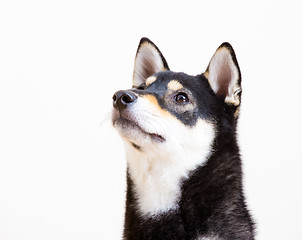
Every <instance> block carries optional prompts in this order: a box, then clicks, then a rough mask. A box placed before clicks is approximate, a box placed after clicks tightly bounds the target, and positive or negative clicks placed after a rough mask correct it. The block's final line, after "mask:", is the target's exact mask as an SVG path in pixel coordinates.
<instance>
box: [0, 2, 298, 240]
mask: <svg viewBox="0 0 302 240" xmlns="http://www.w3.org/2000/svg"><path fill="white" fill-rule="evenodd" d="M301 29H302V15H301V3H300V2H299V1H295V2H294V1H276V0H275V1H249V2H246V1H207V3H206V2H203V1H189V0H188V1H136V2H133V1H91V0H88V1H81V0H77V1H71V0H70V1H68V0H52V1H33V0H30V1H13V0H6V1H3V0H0V239H1V240H9V239H20V240H21V239H22V240H23V239H30V240H36V239H37V240H38V239H39V240H40V239H43V240H44V239H72V240H74V239H121V233H122V226H123V214H124V212H123V211H124V198H125V196H124V195H125V194H124V193H125V159H124V152H123V144H122V141H121V140H120V138H119V137H118V136H117V134H116V132H115V130H114V129H113V128H112V127H111V123H110V109H111V97H112V95H113V93H114V92H115V91H116V90H119V89H125V88H129V87H130V86H131V78H132V70H133V61H134V56H135V52H136V48H137V45H138V42H139V40H140V38H141V37H143V36H146V37H149V38H150V39H151V40H152V41H154V42H155V43H156V44H157V45H158V47H159V48H160V50H161V51H162V52H163V54H164V56H165V57H166V59H167V61H168V64H169V66H170V68H171V69H172V70H174V71H184V72H186V73H189V74H198V73H201V72H203V71H204V70H205V68H206V67H207V64H208V62H209V60H210V58H211V56H212V54H213V53H214V51H215V50H216V48H217V47H218V46H219V45H220V44H221V43H222V42H224V41H228V42H230V43H231V44H232V45H233V47H234V49H235V51H236V53H237V58H238V61H239V65H240V67H241V71H242V77H243V79H242V86H243V95H242V98H243V99H242V106H241V115H240V122H239V129H238V132H239V142H240V146H241V152H242V156H243V163H244V173H245V175H244V176H245V178H244V183H245V192H246V195H247V201H248V204H249V208H250V209H251V211H252V214H253V216H254V218H255V221H256V223H257V232H258V235H257V239H302V230H301V229H302V221H301V214H302V207H301V202H302V193H301V189H302V187H301V185H302V184H301V183H302V174H301V170H302V163H301V162H302V154H301V147H302V146H301V138H300V137H301V134H302V129H301V121H302V115H301V103H302V101H301V93H302V91H301V87H302V84H301V82H302V77H301V75H302V74H301V69H302V60H301V56H302V50H301V43H302V35H301Z"/></svg>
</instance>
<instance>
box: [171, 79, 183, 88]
mask: <svg viewBox="0 0 302 240" xmlns="http://www.w3.org/2000/svg"><path fill="white" fill-rule="evenodd" d="M168 88H169V89H170V90H173V91H177V90H179V89H182V88H183V85H181V84H180V83H179V82H178V81H177V80H172V81H171V82H169V83H168Z"/></svg>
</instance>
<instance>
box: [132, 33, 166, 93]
mask: <svg viewBox="0 0 302 240" xmlns="http://www.w3.org/2000/svg"><path fill="white" fill-rule="evenodd" d="M166 70H169V67H168V64H167V62H166V60H165V58H164V57H163V55H162V54H161V52H160V51H159V49H158V48H157V47H156V45H155V44H154V43H153V42H151V41H150V40H149V39H147V38H142V39H141V41H140V43H139V46H138V49H137V52H136V58H135V65H134V72H133V87H134V88H137V87H139V86H140V85H142V84H144V83H145V81H146V79H147V78H148V77H150V76H152V75H153V74H155V73H157V72H161V71H166Z"/></svg>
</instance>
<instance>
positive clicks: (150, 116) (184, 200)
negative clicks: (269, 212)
mask: <svg viewBox="0 0 302 240" xmlns="http://www.w3.org/2000/svg"><path fill="white" fill-rule="evenodd" d="M241 92H242V91H241V73H240V69H239V66H238V62H237V59H236V55H235V52H234V50H233V48H232V46H231V45H230V44H229V43H223V44H221V45H220V47H219V48H218V49H217V51H216V52H215V54H214V55H213V57H212V58H211V60H210V63H209V65H208V67H207V68H206V71H205V72H204V73H202V74H200V75H197V76H190V75H187V74H185V73H181V72H173V71H170V70H169V66H168V64H167V61H166V59H165V58H164V56H163V55H162V53H161V52H160V50H159V49H158V47H157V46H156V45H155V44H154V43H153V42H152V41H150V40H149V39H147V38H142V39H141V41H140V43H139V46H138V50H137V53H136V57H135V67H134V72H133V81H132V88H131V89H129V90H120V91H117V92H116V93H115V94H114V95H113V111H112V124H113V126H114V128H115V129H116V130H117V132H118V133H119V135H120V136H121V138H122V139H123V140H124V143H125V152H126V159H127V194H126V212H125V223H124V233H123V239H127V240H130V239H131V240H132V239H142V240H146V239H174V240H177V239H203V240H205V239H212V240H213V239H230V240H235V239H245V240H247V239H254V235H255V233H254V232H255V231H254V223H253V220H252V218H251V215H250V213H249V211H248V209H247V206H246V203H245V197H244V194H243V190H242V188H243V184H242V167H241V159H240V152H239V147H238V144H237V140H236V125H237V120H238V116H239V107H240V102H241Z"/></svg>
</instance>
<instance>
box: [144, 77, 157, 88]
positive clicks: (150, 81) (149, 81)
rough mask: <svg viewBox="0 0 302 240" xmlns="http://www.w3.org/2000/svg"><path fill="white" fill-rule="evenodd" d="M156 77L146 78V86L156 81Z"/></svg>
mask: <svg viewBox="0 0 302 240" xmlns="http://www.w3.org/2000/svg"><path fill="white" fill-rule="evenodd" d="M156 79H157V78H156V77H155V76H151V77H148V78H147V80H146V86H148V85H150V84H152V83H154V82H155V81H156Z"/></svg>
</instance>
